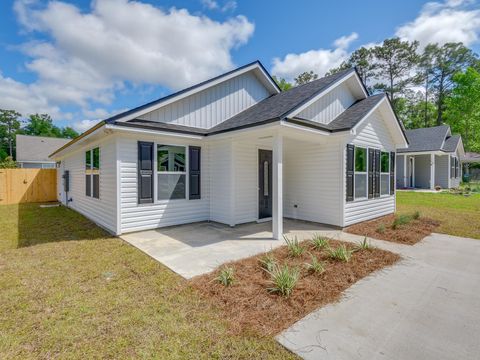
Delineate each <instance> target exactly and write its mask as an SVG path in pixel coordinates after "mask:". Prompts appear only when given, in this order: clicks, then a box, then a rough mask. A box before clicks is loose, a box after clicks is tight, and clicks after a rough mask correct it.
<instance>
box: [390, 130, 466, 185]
mask: <svg viewBox="0 0 480 360" xmlns="http://www.w3.org/2000/svg"><path fill="white" fill-rule="evenodd" d="M406 135H407V139H408V142H409V147H408V148H406V149H399V150H398V151H397V188H420V189H434V188H435V187H436V186H440V187H441V188H443V189H450V188H455V187H458V186H459V185H460V182H461V179H462V167H461V165H460V164H461V159H463V157H464V156H465V150H464V148H463V142H462V137H461V136H460V135H452V132H451V130H450V127H449V126H447V125H442V126H435V127H430V128H421V129H415V130H406Z"/></svg>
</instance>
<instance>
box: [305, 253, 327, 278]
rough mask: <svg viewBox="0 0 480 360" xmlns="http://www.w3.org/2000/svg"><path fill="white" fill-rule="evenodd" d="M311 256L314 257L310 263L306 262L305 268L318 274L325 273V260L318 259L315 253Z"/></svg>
mask: <svg viewBox="0 0 480 360" xmlns="http://www.w3.org/2000/svg"><path fill="white" fill-rule="evenodd" d="M310 258H311V259H312V261H311V262H310V263H305V268H306V269H307V270H308V271H311V272H314V273H317V274H321V273H323V272H324V271H325V266H324V265H323V262H321V261H320V260H318V258H317V257H316V256H315V255H313V254H310Z"/></svg>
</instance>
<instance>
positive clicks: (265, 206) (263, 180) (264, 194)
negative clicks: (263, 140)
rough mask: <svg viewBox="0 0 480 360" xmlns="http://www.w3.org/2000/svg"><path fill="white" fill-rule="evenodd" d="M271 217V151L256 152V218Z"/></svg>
mask: <svg viewBox="0 0 480 360" xmlns="http://www.w3.org/2000/svg"><path fill="white" fill-rule="evenodd" d="M268 217H272V151H271V150H258V218H259V219H264V218H268Z"/></svg>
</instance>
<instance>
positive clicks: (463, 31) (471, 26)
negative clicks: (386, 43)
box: [395, 0, 480, 48]
mask: <svg viewBox="0 0 480 360" xmlns="http://www.w3.org/2000/svg"><path fill="white" fill-rule="evenodd" d="M473 3H474V1H468V0H448V1H446V2H444V3H440V2H430V3H427V4H425V6H424V7H423V8H422V10H421V11H420V14H419V15H418V16H417V18H416V19H415V20H413V21H412V22H409V23H407V24H405V25H402V26H400V27H399V28H398V29H397V31H396V33H395V35H397V36H399V37H400V38H402V39H405V40H409V41H413V40H418V41H419V42H420V47H421V48H423V47H425V46H426V45H427V44H429V43H438V44H440V45H443V44H445V43H447V42H463V43H464V44H465V45H467V46H469V45H471V44H474V43H477V42H478V40H479V33H480V10H478V9H476V8H472V7H471V5H472V4H473Z"/></svg>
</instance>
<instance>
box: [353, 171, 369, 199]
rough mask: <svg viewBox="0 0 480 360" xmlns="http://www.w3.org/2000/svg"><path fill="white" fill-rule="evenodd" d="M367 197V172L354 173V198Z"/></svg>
mask: <svg viewBox="0 0 480 360" xmlns="http://www.w3.org/2000/svg"><path fill="white" fill-rule="evenodd" d="M365 197H367V174H355V198H365Z"/></svg>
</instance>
